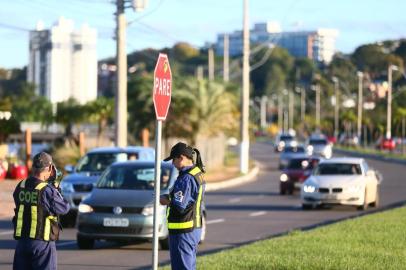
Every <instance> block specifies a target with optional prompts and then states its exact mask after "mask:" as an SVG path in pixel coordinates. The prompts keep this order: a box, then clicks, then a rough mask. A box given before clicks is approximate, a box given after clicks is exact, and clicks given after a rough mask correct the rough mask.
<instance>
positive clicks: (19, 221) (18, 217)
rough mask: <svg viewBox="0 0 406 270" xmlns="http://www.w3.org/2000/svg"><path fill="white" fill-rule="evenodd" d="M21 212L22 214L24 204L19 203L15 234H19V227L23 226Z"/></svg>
mask: <svg viewBox="0 0 406 270" xmlns="http://www.w3.org/2000/svg"><path fill="white" fill-rule="evenodd" d="M23 214H24V205H23V204H20V207H19V208H18V216H17V226H16V236H21V229H22V228H23Z"/></svg>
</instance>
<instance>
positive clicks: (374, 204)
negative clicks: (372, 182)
mask: <svg viewBox="0 0 406 270" xmlns="http://www.w3.org/2000/svg"><path fill="white" fill-rule="evenodd" d="M379 203H380V202H379V190H378V188H376V195H375V201H374V202H373V203H371V206H372V207H379Z"/></svg>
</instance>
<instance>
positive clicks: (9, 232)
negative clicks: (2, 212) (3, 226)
mask: <svg viewBox="0 0 406 270" xmlns="http://www.w3.org/2000/svg"><path fill="white" fill-rule="evenodd" d="M13 233H14V231H5V232H0V235H7V234H13Z"/></svg>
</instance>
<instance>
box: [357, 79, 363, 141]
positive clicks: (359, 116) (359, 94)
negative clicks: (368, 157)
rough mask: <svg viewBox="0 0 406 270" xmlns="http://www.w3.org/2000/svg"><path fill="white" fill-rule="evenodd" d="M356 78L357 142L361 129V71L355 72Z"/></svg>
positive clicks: (359, 138)
mask: <svg viewBox="0 0 406 270" xmlns="http://www.w3.org/2000/svg"><path fill="white" fill-rule="evenodd" d="M357 76H358V122H357V137H358V140H361V129H362V103H363V101H362V98H363V97H362V95H363V94H362V90H363V89H362V80H363V78H364V74H363V73H362V72H361V71H358V72H357Z"/></svg>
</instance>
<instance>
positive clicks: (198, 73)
mask: <svg viewBox="0 0 406 270" xmlns="http://www.w3.org/2000/svg"><path fill="white" fill-rule="evenodd" d="M196 79H197V80H198V81H201V80H203V66H201V65H199V66H197V68H196Z"/></svg>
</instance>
